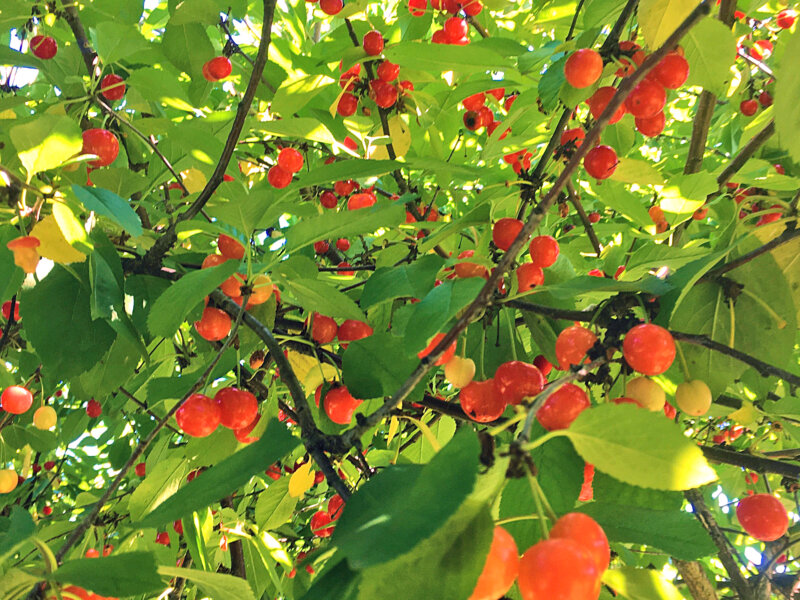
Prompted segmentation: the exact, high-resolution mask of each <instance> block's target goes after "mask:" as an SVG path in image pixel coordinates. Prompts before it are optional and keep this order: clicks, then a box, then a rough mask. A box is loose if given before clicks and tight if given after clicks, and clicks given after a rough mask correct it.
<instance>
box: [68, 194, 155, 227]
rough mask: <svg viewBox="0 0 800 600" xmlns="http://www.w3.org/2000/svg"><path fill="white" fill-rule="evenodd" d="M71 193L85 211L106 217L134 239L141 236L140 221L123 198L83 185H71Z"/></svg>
mask: <svg viewBox="0 0 800 600" xmlns="http://www.w3.org/2000/svg"><path fill="white" fill-rule="evenodd" d="M72 191H73V192H75V195H76V196H77V197H78V200H80V201H81V203H83V205H84V206H85V207H86V208H87V210H93V211H94V212H96V213H97V214H99V215H101V216H104V217H108V218H109V219H111V220H112V221H114V222H115V223H116V224H117V225H119V226H120V227H122V228H123V229H124V230H125V231H127V232H128V233H130V234H131V235H132V236H134V237H136V236H140V235H142V221H141V219H139V215H137V214H136V211H134V210H133V208H131V205H130V204H128V201H127V200H125V199H124V198H121V197H120V196H118V195H117V194H115V193H114V192H109V191H108V190H104V189H101V188H97V187H87V186H84V185H73V186H72Z"/></svg>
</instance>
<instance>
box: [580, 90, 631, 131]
mask: <svg viewBox="0 0 800 600" xmlns="http://www.w3.org/2000/svg"><path fill="white" fill-rule="evenodd" d="M616 93H617V88H615V87H612V86H610V85H607V86H604V87H601V88H598V90H597V91H596V92H595V93H594V94H592V96H591V97H590V98H589V99H588V100H587V101H586V104H588V105H589V112H590V113H591V115H592V117H593V118H595V119H599V118H600V115H601V114H603V111H604V110H605V109H606V106H608V103H609V102H611V98H613V97H614V94H616ZM625 112H626V111H625V105H624V104H623V105H622V106H620V107H619V108H618V109H617V110H616V111H615V112H614V114H613V115H612V116H611V120H610V121H609V122H608V124H609V125H613V124H614V123H616V122H617V121H619V120H620V119H621V118H622V117H624V116H625Z"/></svg>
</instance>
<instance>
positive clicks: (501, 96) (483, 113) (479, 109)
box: [461, 87, 532, 168]
mask: <svg viewBox="0 0 800 600" xmlns="http://www.w3.org/2000/svg"><path fill="white" fill-rule="evenodd" d="M489 97H492V98H494V99H495V101H496V102H495V103H496V104H497V106H498V107H499V106H502V107H503V110H504V111H505V112H506V113H508V111H509V110H511V106H512V105H513V104H514V100H516V99H517V95H516V94H509V95H508V96H506V89H505V88H503V87H499V88H494V89H491V90H488V91H486V92H478V93H477V94H472V95H471V96H467V97H466V98H464V99H463V100H462V101H461V104H462V105H463V106H464V110H465V112H464V116H463V120H464V126H465V127H466V128H467V129H469V130H470V131H477V130H478V129H481V128H482V127H485V128H486V133H487V134H489V135H492V133H494V130H495V129H497V127H498V126H499V125H500V121H499V120H498V119H496V118H495V114H494V111H493V110H492V108H491V106H489V105H487V104H486V102H487V100H488V99H489ZM510 131H511V129H510V128H509V129H506V130H505V131H503V133H502V134H500V139H501V140H502V139H503V138H505V137H506V136H507V135H508V134H509V132H510ZM524 153H525V150H521V151H519V152H515V153H513V154H509V155H508V157H507V162H508V163H509V164H512V163H514V162H517V161H518V160H521V158H511V157H512V156H513V157H523V155H524ZM531 156H532V155H531ZM528 167H530V157H528ZM526 168H527V167H526Z"/></svg>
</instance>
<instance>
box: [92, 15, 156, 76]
mask: <svg viewBox="0 0 800 600" xmlns="http://www.w3.org/2000/svg"><path fill="white" fill-rule="evenodd" d="M95 33H96V35H95V36H94V38H95V40H96V44H95V48H96V49H97V54H98V56H99V57H100V59H101V60H102V61H103V64H106V65H108V64H111V63H114V62H117V61H119V60H122V59H130V57H131V55H133V54H136V53H137V52H143V51H147V50H149V49H150V44H149V43H148V42H147V40H146V39H145V38H144V36H143V35H142V34H141V33H139V30H137V29H136V27H133V26H126V25H122V24H121V23H118V22H112V21H106V22H104V23H99V24H98V25H97V27H95Z"/></svg>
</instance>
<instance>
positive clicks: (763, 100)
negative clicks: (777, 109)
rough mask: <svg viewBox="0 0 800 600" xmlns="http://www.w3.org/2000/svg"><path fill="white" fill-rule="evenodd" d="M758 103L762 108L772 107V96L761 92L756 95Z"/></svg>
mask: <svg viewBox="0 0 800 600" xmlns="http://www.w3.org/2000/svg"><path fill="white" fill-rule="evenodd" d="M758 103H759V104H760V105H761V106H763V107H764V108H768V107H770V106H772V95H771V94H770V93H769V92H761V93H760V94H759V95H758Z"/></svg>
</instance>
